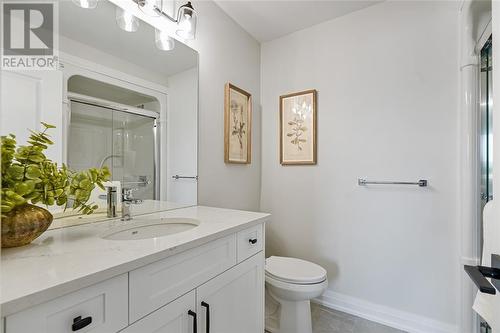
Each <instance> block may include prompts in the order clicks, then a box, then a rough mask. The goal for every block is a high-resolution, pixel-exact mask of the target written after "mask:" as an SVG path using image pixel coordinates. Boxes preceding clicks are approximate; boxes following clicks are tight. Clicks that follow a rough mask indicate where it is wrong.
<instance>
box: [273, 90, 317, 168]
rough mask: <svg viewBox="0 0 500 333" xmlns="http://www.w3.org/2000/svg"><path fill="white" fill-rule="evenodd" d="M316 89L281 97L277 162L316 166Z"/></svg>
mask: <svg viewBox="0 0 500 333" xmlns="http://www.w3.org/2000/svg"><path fill="white" fill-rule="evenodd" d="M316 99H317V91H316V90H306V91H301V92H297V93H293V94H288V95H283V96H280V163H281V164H282V165H306V164H316V155H317V147H316Z"/></svg>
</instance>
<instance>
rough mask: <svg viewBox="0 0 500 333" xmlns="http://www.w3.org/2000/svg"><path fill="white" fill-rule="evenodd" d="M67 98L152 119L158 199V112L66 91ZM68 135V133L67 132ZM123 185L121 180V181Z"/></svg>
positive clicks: (155, 187)
mask: <svg viewBox="0 0 500 333" xmlns="http://www.w3.org/2000/svg"><path fill="white" fill-rule="evenodd" d="M67 99H68V101H69V102H70V103H71V102H77V103H83V104H88V105H92V106H97V107H101V108H105V109H109V110H111V111H116V112H123V113H130V114H133V115H139V116H142V117H147V118H151V119H153V128H152V130H153V145H154V150H153V174H154V177H155V179H154V182H153V193H154V198H153V200H160V196H161V193H160V184H161V182H160V169H161V149H160V127H159V126H158V124H159V119H160V114H159V113H158V112H156V111H151V110H147V109H140V108H136V107H133V106H129V105H124V104H120V103H115V102H111V101H108V100H105V99H101V98H96V97H92V96H87V95H82V94H77V93H73V92H68V93H67ZM70 103H69V105H68V131H69V125H70V124H71V105H70ZM68 135H69V133H68ZM122 185H123V182H122Z"/></svg>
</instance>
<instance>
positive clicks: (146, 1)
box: [134, 0, 163, 17]
mask: <svg viewBox="0 0 500 333" xmlns="http://www.w3.org/2000/svg"><path fill="white" fill-rule="evenodd" d="M134 1H135V2H137V5H138V6H139V9H140V10H141V11H142V12H143V13H144V14H146V15H148V16H152V17H158V16H160V15H161V14H162V8H163V0H134Z"/></svg>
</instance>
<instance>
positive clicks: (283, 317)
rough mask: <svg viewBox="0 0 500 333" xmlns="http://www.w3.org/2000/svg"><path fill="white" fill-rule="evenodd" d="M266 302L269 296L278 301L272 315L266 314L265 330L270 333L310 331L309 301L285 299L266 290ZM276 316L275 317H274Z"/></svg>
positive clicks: (308, 332)
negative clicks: (276, 309) (277, 307)
mask: <svg viewBox="0 0 500 333" xmlns="http://www.w3.org/2000/svg"><path fill="white" fill-rule="evenodd" d="M267 293H268V295H266V296H268V297H266V302H269V301H271V300H269V297H270V298H271V299H272V301H274V302H276V303H278V306H279V309H278V311H276V312H275V313H274V314H272V316H273V317H268V316H267V314H266V331H268V332H271V333H312V321H311V302H310V301H309V300H307V301H286V300H284V299H281V298H279V297H277V296H275V295H273V294H272V293H270V292H267ZM276 317H277V318H276Z"/></svg>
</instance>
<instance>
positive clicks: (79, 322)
mask: <svg viewBox="0 0 500 333" xmlns="http://www.w3.org/2000/svg"><path fill="white" fill-rule="evenodd" d="M90 324H92V317H87V318H83V319H82V316H78V317H76V318H74V319H73V325H72V326H71V330H72V331H73V332H76V331H79V330H81V329H82V328H84V327H87V326H89V325H90Z"/></svg>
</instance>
